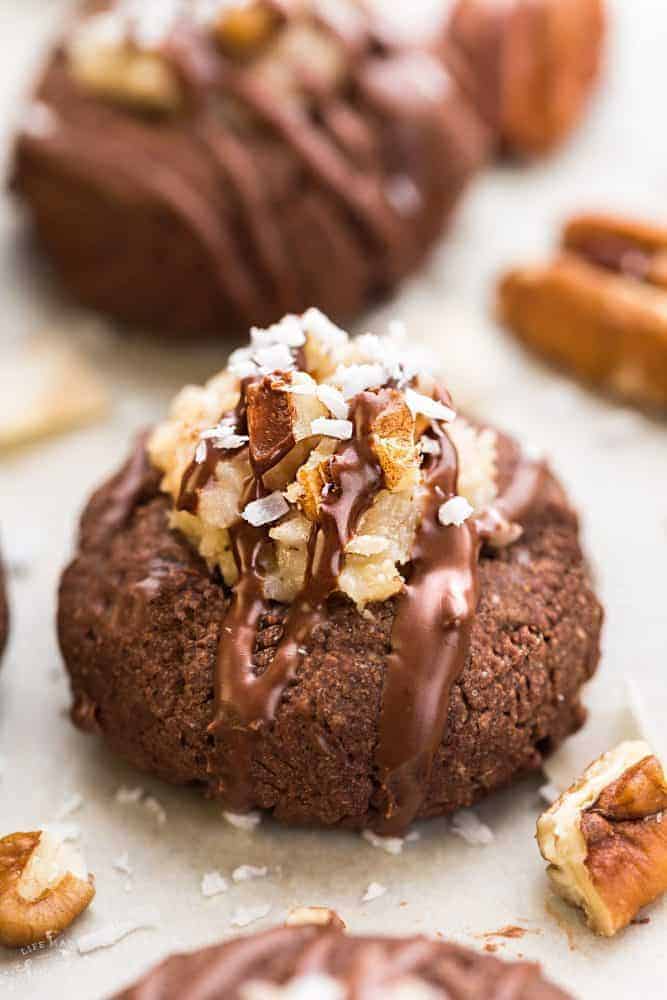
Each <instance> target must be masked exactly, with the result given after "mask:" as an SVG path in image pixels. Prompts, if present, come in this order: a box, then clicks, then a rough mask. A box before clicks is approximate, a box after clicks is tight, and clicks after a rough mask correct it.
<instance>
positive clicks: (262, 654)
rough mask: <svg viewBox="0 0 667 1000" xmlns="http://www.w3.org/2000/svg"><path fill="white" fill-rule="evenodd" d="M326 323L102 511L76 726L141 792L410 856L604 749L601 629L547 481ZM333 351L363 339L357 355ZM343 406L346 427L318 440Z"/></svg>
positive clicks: (96, 528)
mask: <svg viewBox="0 0 667 1000" xmlns="http://www.w3.org/2000/svg"><path fill="white" fill-rule="evenodd" d="M323 321H324V318H323V317H321V315H320V316H318V317H311V316H306V317H304V318H302V319H301V320H297V319H296V318H295V317H291V318H290V320H289V322H288V321H285V323H284V324H281V325H279V326H278V327H275V328H272V330H271V331H257V332H256V333H255V334H254V337H255V338H256V340H257V341H258V342H259V343H262V344H265V343H266V340H267V339H269V340H275V341H279V340H280V339H282V341H283V342H282V343H278V342H276V343H274V344H273V345H272V346H271V347H266V346H263V347H258V346H257V345H255V347H251V348H250V349H248V350H247V351H245V350H244V351H240V352H236V354H235V355H233V356H232V360H231V364H230V369H229V370H228V371H226V372H223V373H220V374H219V375H218V376H216V377H215V378H214V379H212V380H211V381H210V382H209V383H208V384H207V386H205V387H203V388H202V389H196V388H193V387H190V388H188V389H186V390H184V392H183V393H182V394H181V395H180V396H179V397H178V398H177V399H176V401H175V402H174V405H173V409H172V413H171V416H170V418H169V420H168V421H166V422H165V423H164V424H163V425H161V426H160V427H159V428H158V429H157V430H156V431H155V432H154V434H153V435H152V437H151V440H150V452H151V460H149V458H148V455H147V453H146V445H145V442H140V443H139V445H138V447H137V449H136V451H135V452H134V454H133V456H132V457H131V459H130V461H129V462H128V464H127V465H126V466H125V467H124V468H123V469H122V470H121V472H120V473H118V475H117V476H115V477H114V478H113V479H112V480H111V481H110V482H109V483H107V484H106V485H105V486H103V487H102V488H101V489H100V490H99V491H98V493H97V494H96V495H95V496H94V497H93V499H92V500H91V502H90V504H89V506H88V508H87V510H86V511H85V513H84V516H83V520H82V524H81V534H80V540H79V551H78V553H77V556H76V558H75V560H74V562H73V563H72V564H71V566H70V567H69V568H68V569H67V571H66V572H65V574H64V577H63V580H62V584H61V590H60V611H59V632H60V642H61V647H62V651H63V655H64V658H65V664H66V666H67V669H68V671H69V673H70V676H71V682H72V687H73V691H74V696H75V705H74V719H75V721H76V722H77V723H78V724H79V725H81V726H83V727H84V728H90V729H95V730H97V731H99V732H102V733H103V734H104V736H105V738H106V739H107V740H108V742H109V743H110V744H111V745H112V747H113V748H114V749H116V750H117V751H119V752H120V753H122V754H123V755H124V756H125V757H127V758H128V759H129V760H131V761H132V762H133V763H135V764H136V765H137V766H138V767H140V768H143V769H146V770H149V771H153V772H155V773H157V774H158V775H160V776H161V777H163V778H166V779H167V780H169V781H173V782H180V783H186V782H198V783H201V784H202V785H207V786H209V789H210V791H212V792H213V794H215V795H218V796H220V798H221V800H222V802H223V803H224V804H225V806H226V808H228V809H232V810H233V811H237V812H241V811H245V810H246V809H250V808H253V807H255V806H259V807H261V808H263V809H266V810H270V811H272V812H273V814H274V815H275V816H276V817H277V818H278V819H280V820H283V821H285V822H290V823H304V824H309V823H311V824H323V825H334V824H341V825H344V826H349V827H356V828H363V827H374V828H376V829H377V830H380V831H382V832H392V833H395V832H404V830H405V829H406V828H407V826H408V825H409V823H410V822H411V821H412V820H413V819H414V818H415V816H434V815H439V814H442V813H446V812H449V811H451V810H453V809H456V808H458V807H460V806H466V805H469V804H471V803H472V802H474V801H476V800H478V799H480V798H482V797H483V796H484V795H486V794H488V793H489V792H490V791H491V790H493V789H495V788H498V787H501V786H502V785H505V784H507V783H508V782H509V781H511V780H512V779H513V778H514V777H515V776H516V775H517V774H520V773H522V772H525V771H529V770H532V769H535V768H538V767H539V766H540V763H541V761H542V759H543V756H544V755H545V754H546V753H549V752H550V751H551V750H552V749H554V747H556V746H557V745H558V744H559V743H561V741H562V740H563V739H564V738H565V737H567V736H568V735H569V734H570V733H572V732H573V731H574V730H575V729H577V728H578V727H579V725H580V724H581V722H582V721H583V718H584V712H583V709H582V707H581V704H580V701H579V694H580V689H581V686H582V685H583V683H584V682H585V681H586V680H587V679H588V678H589V677H590V676H591V674H592V673H593V671H594V669H595V666H596V664H597V660H598V655H599V646H598V641H599V632H600V625H601V611H600V606H599V604H598V603H597V601H596V599H595V597H594V595H593V593H592V592H591V589H590V585H589V581H588V576H587V571H586V566H585V564H584V561H583V558H582V554H581V550H580V548H579V543H578V540H577V519H576V516H575V515H574V513H573V512H572V510H571V508H570V507H569V505H568V503H567V500H566V498H565V496H564V494H563V491H562V489H561V488H560V486H559V485H558V484H557V482H556V481H555V480H554V478H553V477H552V476H551V474H550V473H549V472H548V470H547V469H546V467H545V466H543V465H542V464H540V463H534V462H530V461H528V460H527V459H525V458H524V457H522V456H521V453H520V451H519V449H518V448H517V447H516V445H515V444H513V442H511V441H510V440H509V439H507V438H505V437H503V436H500V435H497V434H496V433H495V432H493V431H491V430H476V429H475V428H473V427H472V426H471V425H469V424H467V423H466V422H465V421H463V420H462V418H455V415H454V412H453V411H452V410H451V409H450V408H449V407H448V406H446V405H444V404H443V403H442V402H441V401H438V400H437V399H434V398H433V397H432V396H429V397H427V396H425V395H423V394H422V393H421V392H419V391H417V389H415V388H409V387H406V388H405V389H404V390H399V389H397V388H392V387H390V386H389V385H387V386H384V385H383V382H384V380H386V379H389V378H390V376H389V375H388V374H387V370H386V368H384V367H383V365H382V364H380V363H379V362H377V361H375V362H373V363H371V362H370V361H369V358H370V357H375V358H380V357H382V358H384V359H385V361H384V364H385V365H387V366H389V367H390V368H391V369H392V371H393V375H392V376H391V378H393V379H398V382H397V383H396V384H398V385H401V384H405V381H404V380H405V378H406V377H407V375H408V370H407V369H405V368H404V367H403V365H404V364H408V362H405V361H404V360H403V361H399V360H398V357H399V355H397V354H396V345H395V344H394V343H393V342H392V341H391V340H390V339H388V340H386V341H382V340H379V339H378V338H373V337H366V338H359V340H357V341H353V340H351V341H349V342H348V341H347V340H346V339H343V338H345V335H344V334H343V333H342V331H335V329H334V330H333V331H332V330H331V329H330V328H327V326H326V324H325V323H324V322H323ZM300 326H301V327H302V328H303V329H304V330H305V331H307V339H305V335H304V339H305V344H303V345H302V346H300V347H297V346H296V345H297V342H298V337H297V336H296V334H297V330H298V328H299V327H300ZM315 330H317V331H318V332H319V333H320V334H323V333H325V332H327V333H329V334H330V335H331V336H333V333H335V334H336V336H337V337H338V336H339V335H340V339H339V340H338V344H339V346H338V348H337V349H336V350H337V351H338V353H335V352H334V355H333V356H330V355H328V354H326V352H325V350H324V348H323V343H324V342H323V341H322V340H320V339H318V337H317V335H316V334H315V333H314V332H313V331H315ZM286 339H289V340H290V341H291V343H293V344H294V345H295V346H294V347H293V348H292V349H291V351H292V353H294V352H296V354H297V355H299V356H300V358H301V359H302V360H299V361H298V362H297V360H296V359H295V361H294V362H293V367H292V370H290V371H283V373H282V374H280V373H278V372H273V373H272V374H262V372H261V370H257V374H256V375H254V376H253V375H251V374H250V369H251V368H252V366H253V365H255V366H257V363H258V362H259V361H262V360H266V361H269V360H270V359H271V360H273V361H275V359H276V356H277V355H280V357H281V363H282V364H284V362H285V360H287V359H288V358H289V357H290V349H288V348H287V347H286V344H285V343H284V341H285V340H286ZM264 352H268V353H264ZM285 352H287V355H286V358H285V357H283V355H284V354H285ZM410 354H411V356H412V357H413V361H414V354H415V351H414V348H413V349H412V351H411V352H410ZM401 356H402V355H401ZM253 358H255V359H256V360H252V359H253ZM350 358H357V359H359V358H361V359H362V363H361V364H346V363H345V359H348V360H349V359H350ZM364 358H366V361H365V362H363V359H364ZM338 362H341V363H338ZM297 364H298V368H296V369H295V368H294V365H297ZM318 365H321V366H326V370H331V371H333V372H334V374H333V375H331V376H330V377H329V381H327V379H326V378H323V381H321V382H319V383H318V382H317V381H316V380H315V379H314V378H313V376H312V374H309V373H315V372H316V371H317V368H318ZM235 372H236V374H235ZM241 375H243V380H242V382H241V383H239V376H241ZM373 379H374V380H376V384H377V388H375V389H366V390H364V391H361V392H359V385H360V384H362V385H365V384H366V383H368V381H369V380H373ZM360 380H361V381H360ZM410 383H411V384H412V385H413V386H416V387H419V386H421V387H422V388H426V387H427V386H429V385H430V386H431V389H430V390H429V391H430V392H432V393H436V394H437V393H439V394H440V400H442V399H446V398H447V397H446V394H445V395H443V390H441V389H438V388H437V387H436V384H435V383H434V382H433V381H428V379H427V378H426V377H424V378H422V376H416V375H413V376H411V378H410ZM336 384H338V385H339V386H341V387H342V388H340V389H337V388H335V385H336ZM239 392H240V396H239ZM350 393H351V395H350ZM346 396H347V397H349V402H346V401H345V397H346ZM323 400H326V403H324V402H322V401H323ZM406 400H407V401H408V403H409V405H410V406H412V407H413V408H414V410H415V414H416V415H415V414H413V413H412V411H411V410H410V409H409V406H408V405H407V403H406ZM341 406H342V407H343V412H347V411H348V409H349V417H350V419H349V420H346V419H344V418H343V417H342V414H341V412H340V409H339V408H340V407H341ZM230 407H231V409H230ZM329 407H331V408H333V409H334V410H335V411H337V412H338V419H336V418H335V417H334V415H333V413H332V414H331V416H330V417H322V416H315V417H314V415H315V414H319V413H322V412H324V413H326V412H327V408H329ZM234 408H236V409H234ZM290 408H292V409H290ZM369 408H370V412H371V413H372V414H373V416H372V417H371V418H369V419H370V428H369V427H368V426H367V424H366V423H365V420H366V417H367V414H368V412H369ZM423 411H428V413H429V414H430V416H425V415H424V412H423ZM224 414H230V415H229V416H224ZM441 421H445V422H448V423H444V424H442V426H441ZM211 422H213V424H215V426H213V427H211V429H210V430H207V429H206V428H207V426H209V425H210V424H211ZM309 422H310V427H309ZM445 426H446V427H447V430H446V431H445V430H444V429H443V428H444V427H445ZM304 427H305V428H306V430H305V431H304ZM312 434H314V435H315V437H312V436H311V435H312ZM415 434H416V435H417V437H418V443H417V445H415V443H414V440H415V438H414V435H415ZM304 435H305V436H304ZM420 435H421V436H420ZM431 435H435V436H434V437H432V436H431ZM297 439H298V440H297ZM295 441H296V442H297V443H296V444H295ZM454 442H456V445H455V446H454ZM304 448H305V452H304ZM452 448H454V450H453V451H452ZM306 455H309V457H307V458H306V457H305V456H306ZM454 455H456V456H457V457H456V459H455V464H454V465H453V466H450V464H449V463H450V457H451V456H454ZM193 456H194V457H193ZM295 456H296V461H297V464H299V466H300V467H299V469H298V471H297V472H296V473H295V472H294V464H293V460H294V459H295ZM151 462H152V463H153V464H151ZM286 463H287V466H286ZM290 463H292V464H290ZM158 468H159V470H160V471H158ZM286 468H288V471H287V472H286V471H285V470H286ZM450 468H451V469H452V471H454V479H455V480H456V482H455V483H454V485H448V484H451V477H450V474H449V472H447V470H448V469H450ZM160 473H162V476H161V474H160ZM281 476H287V479H288V480H289V482H286V481H285V479H284V478H276V477H281ZM271 477H272V478H271ZM292 477H294V478H292ZM278 482H280V484H281V485H280V488H279V489H277V490H275V492H273V493H268V494H267V493H266V489H267V488H269V487H267V483H270V484H271V487H270V488H273V487H275V486H276V485H277V484H278ZM420 483H421V485H418V484H420ZM262 484H263V485H262ZM383 484H384V485H383ZM260 487H261V488H260ZM258 489H259V492H257V491H258ZM165 493H167V494H169V495H168V496H165ZM457 493H458V495H457ZM254 496H260V497H261V499H260V500H259V501H255V500H251V502H248V498H249V497H250V498H252V497H254ZM466 497H467V498H468V499H466ZM424 504H426V506H423V505H424ZM241 512H242V513H241ZM350 519H351V525H350ZM515 522H516V523H515ZM225 525H228V527H225ZM318 538H319V539H320V541H317V539H318ZM197 550H198V551H197ZM198 552H199V554H198ZM256 560H257V562H256Z"/></svg>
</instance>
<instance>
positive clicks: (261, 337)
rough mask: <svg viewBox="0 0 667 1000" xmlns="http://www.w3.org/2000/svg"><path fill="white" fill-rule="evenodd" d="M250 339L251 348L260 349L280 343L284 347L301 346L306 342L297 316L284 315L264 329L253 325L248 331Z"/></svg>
mask: <svg viewBox="0 0 667 1000" xmlns="http://www.w3.org/2000/svg"><path fill="white" fill-rule="evenodd" d="M250 340H251V343H252V346H253V348H257V349H260V350H261V349H262V348H265V347H273V346H274V345H276V344H281V345H283V346H284V347H291V348H294V347H303V345H304V344H305V343H306V335H305V333H304V330H303V323H302V321H301V319H300V318H299V317H298V316H293V315H289V316H285V317H284V318H283V319H281V321H280V322H279V323H274V324H273V326H270V327H268V329H266V330H261V329H259V327H256V326H254V327H253V328H252V330H251V331H250Z"/></svg>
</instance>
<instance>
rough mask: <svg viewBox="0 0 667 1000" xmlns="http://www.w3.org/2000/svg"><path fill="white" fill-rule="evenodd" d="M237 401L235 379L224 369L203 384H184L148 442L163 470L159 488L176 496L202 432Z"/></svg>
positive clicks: (236, 383) (159, 466)
mask: <svg viewBox="0 0 667 1000" xmlns="http://www.w3.org/2000/svg"><path fill="white" fill-rule="evenodd" d="M238 400H239V383H238V379H236V378H235V377H234V376H233V375H230V374H229V372H226V371H225V372H221V373H220V374H219V375H216V376H215V377H214V378H212V379H210V381H208V382H207V383H206V385H204V386H196V385H188V386H185V388H184V389H182V390H181V391H180V392H179V393H178V395H177V396H176V398H175V399H174V401H173V403H172V405H171V408H170V411H169V418H168V419H167V420H165V421H164V422H163V423H161V424H158V425H157V427H156V428H155V430H154V431H153V433H152V434H151V437H150V440H149V442H148V453H149V456H150V459H151V462H152V463H153V465H154V466H155V467H156V468H157V469H160V470H161V471H162V472H163V473H164V478H163V480H162V484H161V488H162V490H164V492H165V493H169V494H170V495H171V497H172V498H173V499H176V498H177V497H178V494H179V492H180V489H181V482H182V479H183V476H184V474H185V471H186V469H187V468H188V466H189V465H190V462H191V461H192V458H193V456H194V453H195V449H196V447H197V444H198V442H199V440H200V437H201V435H202V433H204V432H205V431H207V430H209V429H210V428H212V427H215V425H216V424H218V422H219V421H220V419H221V418H222V417H223V416H224V415H225V414H228V413H231V412H232V411H233V410H234V407H235V406H236V404H237V403H238Z"/></svg>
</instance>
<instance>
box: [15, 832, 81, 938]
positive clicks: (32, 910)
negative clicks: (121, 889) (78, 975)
mask: <svg viewBox="0 0 667 1000" xmlns="http://www.w3.org/2000/svg"><path fill="white" fill-rule="evenodd" d="M94 895H95V888H94V885H93V879H92V876H90V875H89V874H88V871H87V869H86V865H85V862H84V860H83V858H82V856H81V854H80V852H79V851H77V850H76V849H75V848H73V847H72V846H70V845H68V844H65V843H64V842H63V841H62V840H60V839H59V838H58V837H57V836H56V835H55V834H54V833H51V832H49V831H47V830H37V831H33V832H30V833H13V834H10V836H8V837H4V838H3V839H2V840H0V944H2V945H4V946H5V947H7V948H22V947H27V946H29V945H32V944H36V943H37V942H39V941H45V940H48V939H50V938H52V937H55V936H57V935H58V934H60V933H61V932H62V931H64V930H66V929H67V928H68V927H69V926H70V924H71V923H72V922H73V921H74V920H75V919H76V918H77V917H78V916H79V914H81V913H83V911H84V910H85V909H86V908H87V907H88V906H89V905H90V903H91V901H92V899H93V896H94Z"/></svg>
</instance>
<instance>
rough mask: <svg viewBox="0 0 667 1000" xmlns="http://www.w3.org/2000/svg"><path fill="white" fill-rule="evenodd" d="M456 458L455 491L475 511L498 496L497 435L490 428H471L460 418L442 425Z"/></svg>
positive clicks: (470, 425)
mask: <svg viewBox="0 0 667 1000" xmlns="http://www.w3.org/2000/svg"><path fill="white" fill-rule="evenodd" d="M445 430H446V432H447V435H448V436H449V438H450V439H451V441H452V442H453V444H454V447H455V448H456V451H457V454H458V457H459V477H458V482H457V490H458V493H459V496H462V497H465V499H466V500H467V501H468V503H469V504H471V505H472V506H473V507H474V508H475V510H479V509H480V508H481V507H485V506H486V505H487V504H490V503H493V501H494V500H495V499H496V496H497V495H498V464H497V463H498V435H497V434H496V432H495V431H494V430H492V429H491V428H490V427H483V428H481V429H480V428H477V427H473V426H472V424H469V423H468V422H467V421H466V420H464V419H463V418H462V417H457V418H456V420H454V421H452V423H450V424H446V425H445Z"/></svg>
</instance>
